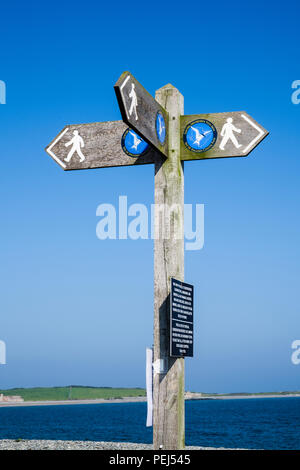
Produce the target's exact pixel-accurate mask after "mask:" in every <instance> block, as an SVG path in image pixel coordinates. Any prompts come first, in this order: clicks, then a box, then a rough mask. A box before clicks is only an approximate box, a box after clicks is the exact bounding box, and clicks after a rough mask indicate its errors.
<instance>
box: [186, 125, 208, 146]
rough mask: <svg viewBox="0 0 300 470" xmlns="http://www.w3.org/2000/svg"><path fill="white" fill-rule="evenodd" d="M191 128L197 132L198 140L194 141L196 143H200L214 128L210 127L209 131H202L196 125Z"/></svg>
mask: <svg viewBox="0 0 300 470" xmlns="http://www.w3.org/2000/svg"><path fill="white" fill-rule="evenodd" d="M191 129H193V131H194V132H195V134H196V140H195V142H194V144H196V145H200V141H201V140H202V139H203V138H204V137H205V136H206V135H207V134H209V133H210V132H212V130H211V129H210V130H209V131H205V132H203V133H202V132H200V131H199V130H198V129H197V128H196V127H193V126H191Z"/></svg>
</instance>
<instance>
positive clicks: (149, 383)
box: [146, 348, 153, 426]
mask: <svg viewBox="0 0 300 470" xmlns="http://www.w3.org/2000/svg"><path fill="white" fill-rule="evenodd" d="M152 361H153V350H152V349H151V348H147V349H146V391H147V421H146V426H152V424H153V374H152Z"/></svg>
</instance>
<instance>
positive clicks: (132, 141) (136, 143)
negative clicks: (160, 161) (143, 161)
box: [121, 127, 149, 158]
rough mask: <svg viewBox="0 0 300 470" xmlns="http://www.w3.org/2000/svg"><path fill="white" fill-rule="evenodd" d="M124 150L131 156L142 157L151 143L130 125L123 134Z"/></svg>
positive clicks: (122, 143)
mask: <svg viewBox="0 0 300 470" xmlns="http://www.w3.org/2000/svg"><path fill="white" fill-rule="evenodd" d="M121 145H122V149H123V151H124V152H125V153H126V154H127V155H129V156H130V157H135V158H136V157H140V156H141V155H142V154H143V153H145V152H146V151H147V149H148V148H149V145H148V144H147V142H145V141H144V140H143V139H142V138H141V137H140V136H139V135H138V134H137V133H136V132H134V131H133V130H132V129H130V128H129V127H128V129H126V131H125V132H124V134H123V135H122V140H121Z"/></svg>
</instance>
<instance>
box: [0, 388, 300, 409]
mask: <svg viewBox="0 0 300 470" xmlns="http://www.w3.org/2000/svg"><path fill="white" fill-rule="evenodd" d="M14 390H16V389H14ZM18 390H22V389H18ZM25 390H27V391H28V389H25ZM105 390H108V388H105ZM109 390H111V391H112V393H111V395H113V391H115V390H120V389H113V388H112V389H109ZM123 390H127V389H123ZM129 390H139V392H140V395H138V396H137V395H136V396H129V395H127V396H124V397H120V396H118V397H114V396H111V397H110V398H78V399H71V398H70V399H56V400H55V399H50V400H47V399H43V400H36V399H32V400H28V399H25V401H22V402H19V401H18V402H17V401H16V402H14V401H3V402H0V408H1V407H10V406H14V407H16V406H51V405H92V404H104V403H137V402H145V401H146V400H147V398H146V396H145V391H144V390H143V389H128V391H129ZM141 391H142V392H143V393H142V392H141ZM6 392H11V390H10V391H6ZM291 397H300V392H299V391H295V392H270V393H228V394H209V393H197V392H186V393H185V400H242V399H253V398H291Z"/></svg>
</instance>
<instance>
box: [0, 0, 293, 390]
mask: <svg viewBox="0 0 300 470" xmlns="http://www.w3.org/2000/svg"><path fill="white" fill-rule="evenodd" d="M299 13H300V7H299V2H297V1H288V2H285V3H284V4H283V3H282V2H277V1H274V2H272V3H270V2H267V3H266V2H261V1H257V0H254V1H251V2H246V3H245V2H242V3H241V2H240V1H239V2H237V1H226V2H223V1H222V2H221V1H215V2H213V3H210V4H209V3H205V4H202V3H201V2H196V1H194V2H191V3H189V4H188V3H183V2H176V1H165V2H161V1H156V0H154V1H152V2H148V3H142V2H137V1H131V2H118V1H116V2H96V1H94V2H91V1H89V0H87V1H85V2H74V1H73V2H69V1H60V2H58V1H56V0H54V1H52V2H44V3H41V2H32V1H31V2H30V1H29V2H20V1H19V2H11V3H6V5H5V6H2V8H1V31H0V38H1V69H0V79H1V80H4V81H5V82H6V84H7V104H6V105H0V143H1V146H0V152H1V172H0V178H1V182H0V191H1V263H0V270H1V272H0V276H1V295H0V339H1V340H4V341H6V344H7V365H5V366H4V365H2V366H0V387H13V386H39V385H41V386H51V385H64V384H70V383H73V384H88V385H98V386H101V385H103V386H144V382H145V381H144V376H145V348H146V346H151V345H152V331H153V327H152V322H153V307H152V306H153V243H152V241H151V240H149V241H131V240H121V241H113V240H112V241H100V240H98V239H97V238H96V233H95V229H96V224H97V221H98V219H97V218H96V208H97V206H98V204H100V203H103V202H107V203H116V202H117V200H118V196H119V195H127V196H128V201H129V203H135V202H140V203H144V204H147V205H150V204H151V203H152V202H153V190H154V188H153V185H154V178H153V168H152V166H143V167H135V168H113V169H104V170H93V171H83V172H73V173H72V172H68V173H66V172H63V171H62V169H61V168H60V167H59V166H58V165H57V164H56V163H55V162H53V161H52V159H51V158H50V157H49V156H48V155H47V154H46V153H45V151H44V147H45V146H46V145H47V144H48V143H49V142H50V141H51V140H52V139H53V138H54V137H55V135H56V134H57V133H58V132H59V131H60V130H61V129H62V128H63V126H64V125H66V124H73V123H74V124H75V123H84V122H94V121H108V120H118V119H120V113H119V109H118V105H117V101H116V98H115V94H114V90H113V84H114V83H115V81H116V80H117V79H118V78H119V76H120V74H121V73H122V72H123V71H124V70H130V71H131V72H132V73H133V74H134V75H135V77H136V78H137V79H138V80H139V81H140V82H141V83H142V84H143V85H144V86H145V88H146V89H148V91H149V92H150V93H152V94H154V93H155V90H156V89H158V88H160V87H161V86H163V85H165V84H166V83H169V82H171V83H172V84H173V85H174V86H176V87H177V88H178V89H179V90H180V91H181V93H182V94H183V95H184V97H185V113H186V114H194V113H206V112H221V111H238V110H245V111H247V112H248V113H249V114H250V115H252V116H253V117H254V118H255V119H256V120H257V121H258V122H260V123H261V124H262V125H263V126H264V127H265V128H266V129H268V130H269V132H270V136H269V137H268V138H267V139H266V140H265V141H264V142H263V143H262V144H261V145H260V146H259V147H258V148H257V149H256V150H255V151H254V152H253V153H252V154H251V155H250V156H249V157H248V158H243V159H242V158H241V159H239V158H237V159H224V160H213V161H203V162H201V161H198V162H197V161H196V162H189V163H187V164H186V165H185V201H186V202H187V203H194V204H195V203H203V204H205V246H204V248H203V250H201V251H197V252H191V251H190V252H187V253H186V258H185V261H186V263H185V279H186V281H187V282H191V283H193V284H194V285H195V295H196V311H195V357H194V358H193V359H188V360H186V388H187V389H189V390H198V391H201V390H203V391H209V392H212V391H216V392H222V391H224V392H229V391H247V390H249V391H267V390H287V389H300V366H298V367H297V366H295V365H293V364H292V363H291V360H290V357H291V353H292V350H291V343H292V341H293V340H295V339H300V315H299V300H300V299H299V274H300V267H299V262H300V256H299V255H300V248H299V239H300V221H299V203H300V197H299V195H300V188H299V174H300V150H299V149H300V132H299V131H300V105H298V106H296V105H293V104H292V102H291V93H292V89H291V83H292V82H293V81H294V80H296V79H300V70H299V63H300V60H299V59H300V57H299V56H300V48H299Z"/></svg>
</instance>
